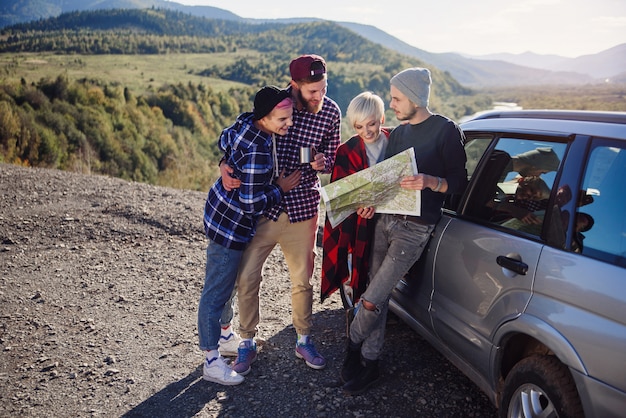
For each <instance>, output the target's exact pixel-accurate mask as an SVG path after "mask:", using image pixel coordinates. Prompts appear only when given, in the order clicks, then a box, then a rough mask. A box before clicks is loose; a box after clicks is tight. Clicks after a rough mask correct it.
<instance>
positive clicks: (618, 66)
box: [0, 0, 626, 87]
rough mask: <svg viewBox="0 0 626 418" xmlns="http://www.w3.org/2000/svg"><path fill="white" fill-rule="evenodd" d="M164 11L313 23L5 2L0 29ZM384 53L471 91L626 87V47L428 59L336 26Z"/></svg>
mask: <svg viewBox="0 0 626 418" xmlns="http://www.w3.org/2000/svg"><path fill="white" fill-rule="evenodd" d="M151 7H155V8H164V9H172V10H177V11H180V12H183V13H188V14H191V15H194V16H198V17H206V18H211V19H222V20H233V21H240V22H246V23H266V22H273V23H283V24H290V23H301V22H309V21H317V20H320V19H314V18H290V19H272V20H269V19H250V18H242V17H240V16H237V15H236V14H234V13H232V12H230V11H228V10H224V9H220V8H217V7H211V6H187V5H183V4H180V3H176V2H174V1H164V0H8V1H4V2H3V4H2V5H0V28H2V27H6V26H9V25H12V24H16V23H22V22H29V21H33V20H38V19H45V18H48V17H56V16H59V15H60V14H62V13H65V12H70V11H86V10H97V9H113V8H115V9H117V8H119V9H141V8H151ZM334 23H337V24H339V25H341V26H343V27H345V28H347V29H349V30H351V31H353V32H354V33H356V34H357V35H360V36H362V37H363V38H366V39H368V40H370V41H372V42H376V43H378V44H380V45H382V46H384V47H386V48H389V49H392V50H395V51H397V52H400V53H402V54H405V55H408V56H412V57H415V58H418V59H420V60H421V61H423V62H425V63H427V64H429V65H433V66H435V67H437V68H439V69H440V70H443V71H447V72H448V73H450V75H451V76H452V77H454V78H455V79H456V80H457V81H458V82H460V83H461V84H463V85H466V86H469V87H489V86H523V85H580V84H592V83H606V82H612V83H626V70H624V69H625V68H626V43H623V44H619V45H616V46H615V47H613V48H610V49H607V50H605V51H600V52H598V53H596V54H591V55H584V56H580V57H576V58H567V57H561V56H558V55H539V54H534V53H532V52H526V53H523V54H506V53H501V54H491V55H485V56H470V55H464V54H460V53H455V52H449V53H432V52H428V51H425V50H422V49H419V48H417V47H414V46H411V45H409V44H407V43H405V42H403V41H401V40H399V39H398V38H395V37H393V36H391V35H389V34H388V33H386V32H384V31H382V30H380V29H378V28H376V27H375V26H371V25H363V24H359V23H353V22H334Z"/></svg>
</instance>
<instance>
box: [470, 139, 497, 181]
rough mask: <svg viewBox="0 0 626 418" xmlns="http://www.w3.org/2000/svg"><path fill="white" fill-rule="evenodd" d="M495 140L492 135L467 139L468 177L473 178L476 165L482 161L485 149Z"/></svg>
mask: <svg viewBox="0 0 626 418" xmlns="http://www.w3.org/2000/svg"><path fill="white" fill-rule="evenodd" d="M492 140H493V137H492V136H486V137H476V138H471V139H469V138H468V140H467V142H466V143H465V155H466V156H467V164H466V165H465V167H466V168H467V179H468V180H469V179H471V178H472V175H473V174H474V170H476V166H478V163H479V162H480V159H481V157H482V156H483V155H484V154H485V150H486V149H487V147H488V146H489V144H490V143H491V141H492Z"/></svg>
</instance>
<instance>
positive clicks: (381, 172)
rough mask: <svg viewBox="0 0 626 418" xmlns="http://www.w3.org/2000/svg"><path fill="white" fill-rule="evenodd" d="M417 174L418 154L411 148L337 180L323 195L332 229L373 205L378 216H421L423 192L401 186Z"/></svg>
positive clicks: (324, 190)
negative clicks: (389, 214)
mask: <svg viewBox="0 0 626 418" xmlns="http://www.w3.org/2000/svg"><path fill="white" fill-rule="evenodd" d="M415 174H417V163H416V162H415V151H414V150H413V148H409V149H407V150H405V151H403V152H401V153H399V154H396V155H394V156H393V157H390V158H388V159H386V160H384V161H381V162H380V163H378V164H376V165H374V166H372V167H369V168H366V169H365V170H361V171H358V172H356V173H354V174H351V175H349V176H347V177H344V178H342V179H339V180H337V181H334V182H332V183H330V184H328V185H326V186H324V187H322V188H320V194H321V195H322V199H324V203H325V205H326V217H327V218H328V220H329V221H330V224H331V225H332V227H333V228H334V227H336V226H337V225H339V224H340V223H341V222H342V221H343V220H344V219H346V218H347V217H348V216H350V215H351V214H352V213H354V212H356V210H357V209H358V208H359V207H368V206H373V207H375V208H376V212H377V213H396V214H401V215H415V216H419V215H420V207H421V193H420V192H419V191H416V190H407V189H403V188H401V187H400V180H401V179H402V178H403V177H407V176H412V175H415Z"/></svg>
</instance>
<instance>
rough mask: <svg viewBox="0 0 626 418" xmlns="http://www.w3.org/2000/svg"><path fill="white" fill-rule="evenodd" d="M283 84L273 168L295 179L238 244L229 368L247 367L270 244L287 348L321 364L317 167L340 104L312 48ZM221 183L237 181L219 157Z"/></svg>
mask: <svg viewBox="0 0 626 418" xmlns="http://www.w3.org/2000/svg"><path fill="white" fill-rule="evenodd" d="M289 71H290V74H291V82H290V85H289V87H288V88H287V90H288V91H289V92H290V94H291V97H292V99H293V101H294V109H293V126H292V127H291V129H290V130H289V132H288V133H287V135H285V136H284V137H276V156H277V160H278V167H279V172H282V171H284V173H285V174H286V175H289V174H291V173H293V172H295V171H299V172H300V173H301V180H300V184H299V185H298V186H297V187H296V188H294V189H292V190H291V191H289V192H288V193H286V194H285V196H284V198H283V199H282V200H281V202H280V203H279V204H278V205H275V206H274V207H272V208H271V209H268V210H266V211H265V212H264V214H263V215H264V216H262V217H261V218H260V219H259V222H258V225H257V231H256V235H255V236H254V238H253V239H252V241H251V242H250V244H249V245H248V247H247V248H246V250H245V251H244V254H243V258H242V260H241V264H240V266H239V274H238V277H237V295H238V301H239V332H240V334H241V338H242V341H241V343H240V345H239V348H238V354H237V359H236V360H235V363H234V365H233V369H234V370H235V371H236V372H237V373H239V374H247V373H248V372H249V371H250V364H251V363H252V362H253V361H254V360H256V344H255V342H254V337H255V335H256V331H257V325H258V323H259V288H260V285H261V279H262V270H263V264H264V263H265V260H266V259H267V257H268V256H269V254H270V253H271V252H272V250H273V249H274V247H275V246H276V244H280V248H281V250H282V251H283V254H284V256H285V260H286V261H287V266H288V267H289V274H290V279H291V305H292V321H293V326H294V328H295V330H296V333H297V340H296V346H295V355H296V356H297V357H298V358H301V359H304V361H305V363H306V364H307V366H309V367H311V368H313V369H322V368H324V367H325V366H326V359H325V358H324V357H323V356H322V355H321V354H319V353H318V352H317V350H316V348H315V346H314V345H313V341H312V340H311V337H310V333H311V328H312V316H313V315H312V311H313V285H312V284H311V279H312V276H313V269H314V260H315V241H316V237H317V219H318V207H319V203H320V195H319V193H318V191H317V188H319V187H320V181H319V177H318V174H319V173H330V172H331V170H332V167H333V165H334V162H335V152H336V151H337V147H338V146H339V144H340V142H341V110H340V109H339V106H338V105H337V103H335V102H334V101H333V100H332V99H330V98H329V97H327V96H326V88H327V74H326V62H325V61H324V59H323V58H322V57H320V56H319V55H302V56H300V57H298V58H296V59H294V60H293V61H291V63H290V64H289ZM301 147H307V148H309V149H314V150H315V152H314V158H313V160H312V161H311V162H306V163H301V162H300V158H299V156H300V148H301ZM220 170H221V175H222V178H223V179H227V180H225V181H224V185H225V186H227V187H238V184H237V181H236V179H232V178H231V177H230V176H229V175H228V172H229V169H228V168H227V167H226V164H221V166H220Z"/></svg>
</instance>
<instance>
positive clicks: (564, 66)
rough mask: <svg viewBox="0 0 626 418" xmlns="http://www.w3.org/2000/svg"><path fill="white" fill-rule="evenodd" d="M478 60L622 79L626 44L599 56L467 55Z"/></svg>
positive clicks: (625, 58) (526, 53) (614, 79)
mask: <svg viewBox="0 0 626 418" xmlns="http://www.w3.org/2000/svg"><path fill="white" fill-rule="evenodd" d="M465 57H466V58H473V59H478V60H499V61H506V62H510V63H513V64H516V65H522V66H526V67H532V68H540V69H544V70H550V71H573V72H577V73H581V74H587V75H589V76H591V77H593V78H597V79H610V80H611V81H616V80H618V79H620V77H619V74H620V73H622V72H623V71H624V68H626V43H623V44H620V45H617V46H614V47H613V48H609V49H607V50H605V51H602V52H598V53H597V54H591V55H582V56H580V57H576V58H567V57H562V56H559V55H540V54H535V53H533V52H524V53H523V54H489V55H481V56H470V55H465Z"/></svg>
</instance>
